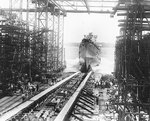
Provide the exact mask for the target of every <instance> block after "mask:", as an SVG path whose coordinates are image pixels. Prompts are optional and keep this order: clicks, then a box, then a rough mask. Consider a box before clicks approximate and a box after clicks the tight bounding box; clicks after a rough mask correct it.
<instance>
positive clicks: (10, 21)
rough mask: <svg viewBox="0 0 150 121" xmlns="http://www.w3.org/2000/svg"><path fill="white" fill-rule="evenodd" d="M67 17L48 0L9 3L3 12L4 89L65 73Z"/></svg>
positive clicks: (1, 61) (0, 25)
mask: <svg viewBox="0 0 150 121" xmlns="http://www.w3.org/2000/svg"><path fill="white" fill-rule="evenodd" d="M64 16H65V12H64V11H62V10H61V9H60V8H59V7H58V5H57V4H55V3H53V2H51V1H49V0H9V6H8V8H3V9H1V10H0V53H1V55H0V58H1V59H0V68H1V73H0V77H1V83H2V84H3V85H6V86H8V82H12V83H17V81H19V80H20V81H21V80H24V78H28V79H29V80H30V81H34V79H35V76H36V75H42V74H50V73H51V72H54V71H55V72H60V71H62V70H63V69H64V66H65V65H64V57H63V55H64V54H63V53H64V52H63V24H64ZM3 87H4V88H5V86H3Z"/></svg>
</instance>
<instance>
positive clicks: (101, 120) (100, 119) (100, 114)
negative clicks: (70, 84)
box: [0, 73, 117, 121]
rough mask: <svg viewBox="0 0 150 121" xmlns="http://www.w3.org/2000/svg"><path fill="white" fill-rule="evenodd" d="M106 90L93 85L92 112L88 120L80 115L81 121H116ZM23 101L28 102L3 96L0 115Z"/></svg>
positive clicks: (20, 98) (44, 86)
mask: <svg viewBox="0 0 150 121" xmlns="http://www.w3.org/2000/svg"><path fill="white" fill-rule="evenodd" d="M70 74H71V73H67V74H66V73H64V75H63V77H64V78H65V77H66V76H69V75H70ZM56 83H57V82H56ZM54 85H55V84H54ZM49 87H50V85H47V84H41V85H40V86H39V90H41V91H42V90H46V89H47V88H49ZM108 90H109V88H104V87H101V86H100V85H98V86H97V85H96V84H95V85H94V88H93V95H94V96H95V100H94V105H93V106H94V111H93V114H92V115H91V117H90V118H88V117H87V116H84V115H82V117H80V118H82V120H83V121H117V114H115V112H112V111H110V109H109V103H108V102H109V101H108V100H109V99H110V95H108ZM41 91H39V92H41ZM36 94H38V93H37V92H36V93H33V94H32V95H31V96H30V98H31V97H32V96H35V95H36ZM25 101H28V98H26V100H23V99H22V96H21V95H13V96H5V97H3V98H1V99H0V107H1V108H0V114H1V115H3V113H5V114H7V112H8V111H10V110H11V109H13V108H15V107H16V106H18V105H19V104H21V103H22V102H25ZM83 106H84V105H83ZM0 118H1V116H0ZM27 120H28V119H26V120H24V121H27ZM31 121H33V120H31ZM34 121H35V120H34ZM43 121H48V119H47V120H43ZM71 121H72V120H71ZM74 121H77V120H74Z"/></svg>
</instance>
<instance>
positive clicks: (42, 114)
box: [0, 72, 112, 121]
mask: <svg viewBox="0 0 150 121" xmlns="http://www.w3.org/2000/svg"><path fill="white" fill-rule="evenodd" d="M92 75H93V74H92V72H89V73H88V74H87V75H84V74H83V73H80V72H77V73H75V74H73V75H71V76H69V77H67V78H65V79H64V80H62V81H60V82H58V83H57V84H55V85H53V86H51V87H50V88H48V89H46V90H44V91H43V92H41V93H39V94H38V95H36V96H34V97H32V98H31V99H29V100H27V101H26V102H24V103H21V104H18V106H16V107H15V106H14V108H13V109H11V110H8V112H5V113H4V114H3V115H2V116H0V121H6V120H8V121H12V120H23V121H25V119H26V118H31V117H32V119H30V120H33V117H34V118H35V116H37V117H38V118H41V119H43V120H46V121H48V120H50V119H51V120H54V121H66V120H69V121H74V120H77V121H78V120H79V121H84V120H90V121H98V120H99V119H101V120H102V119H104V121H105V119H106V118H107V119H108V118H109V117H112V116H106V115H105V113H106V111H107V107H108V104H106V103H105V102H106V100H108V97H107V91H106V89H100V88H99V87H95V82H94V81H95V80H94V79H93V77H92ZM84 77H85V78H84ZM71 93H72V94H71ZM70 95H71V96H70ZM56 97H57V99H59V101H58V100H57V101H56V102H57V104H56V103H55V102H53V101H52V100H54V99H56ZM60 97H62V98H60ZM5 98H7V97H5ZM12 98H15V97H12ZM19 98H21V97H17V98H16V99H18V100H19ZM9 99H10V98H9ZM64 99H65V101H64V102H62V100H64ZM0 101H2V100H0ZM3 101H4V99H3ZM8 102H9V101H8ZM62 103H63V106H62V105H61V104H62ZM9 105H10V104H9ZM40 105H41V106H40ZM46 105H49V106H48V107H46ZM61 106H62V108H60V111H58V109H59V108H58V107H61ZM56 110H57V111H56ZM31 115H32V116H31ZM25 117H26V118H25ZM37 117H36V118H37Z"/></svg>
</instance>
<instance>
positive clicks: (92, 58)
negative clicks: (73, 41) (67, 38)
mask: <svg viewBox="0 0 150 121" xmlns="http://www.w3.org/2000/svg"><path fill="white" fill-rule="evenodd" d="M79 60H80V65H81V69H80V71H81V72H88V71H89V70H90V69H92V68H93V67H95V66H98V65H99V64H100V61H101V58H100V48H99V47H98V46H97V45H96V44H95V43H93V42H92V41H90V40H87V39H84V40H83V41H82V42H81V44H80V46H79Z"/></svg>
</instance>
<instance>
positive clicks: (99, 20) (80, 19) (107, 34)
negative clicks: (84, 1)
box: [64, 13, 119, 43]
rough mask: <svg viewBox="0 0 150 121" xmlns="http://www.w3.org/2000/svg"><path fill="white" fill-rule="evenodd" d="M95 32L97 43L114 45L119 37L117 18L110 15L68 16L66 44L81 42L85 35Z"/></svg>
mask: <svg viewBox="0 0 150 121" xmlns="http://www.w3.org/2000/svg"><path fill="white" fill-rule="evenodd" d="M89 32H93V34H95V35H98V38H97V41H99V42H109V43H114V42H115V40H116V36H118V35H119V28H118V22H117V17H114V18H110V15H109V14H87V13H84V14H81V13H80V14H74V13H71V14H67V16H66V17H65V24H64V42H65V43H68V42H80V41H81V39H82V38H83V36H84V35H85V34H88V33H89Z"/></svg>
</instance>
